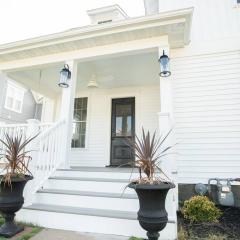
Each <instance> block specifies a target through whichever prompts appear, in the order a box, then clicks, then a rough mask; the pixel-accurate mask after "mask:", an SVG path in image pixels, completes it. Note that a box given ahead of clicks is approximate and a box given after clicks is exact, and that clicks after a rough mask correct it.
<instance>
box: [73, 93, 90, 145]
mask: <svg viewBox="0 0 240 240" xmlns="http://www.w3.org/2000/svg"><path fill="white" fill-rule="evenodd" d="M87 101H88V99H87V98H86V97H85V98H75V102H74V115H73V137H72V148H85V145H86V143H85V142H86V125H87Z"/></svg>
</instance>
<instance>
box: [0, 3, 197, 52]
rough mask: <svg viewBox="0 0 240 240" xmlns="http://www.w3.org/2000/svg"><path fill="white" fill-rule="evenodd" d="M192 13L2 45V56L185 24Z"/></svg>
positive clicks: (161, 15)
mask: <svg viewBox="0 0 240 240" xmlns="http://www.w3.org/2000/svg"><path fill="white" fill-rule="evenodd" d="M192 12H193V8H185V9H181V10H177V11H169V12H164V13H159V14H157V15H151V16H144V17H138V18H132V19H127V20H123V21H117V22H111V23H108V24H100V25H90V26H86V27H82V28H76V29H71V30H68V31H64V32H60V33H56V34H51V35H46V36H42V37H37V38H32V39H27V40H23V41H18V42H13V43H8V44H4V45H0V55H3V54H7V53H13V52H18V51H24V50H29V49H34V48H38V47H44V46H50V45H54V44H59V43H66V42H71V41H75V40H81V39H86V38H94V37H98V36H104V35H106V34H107V35H109V34H114V33H119V32H125V31H131V30H135V29H141V28H147V27H152V26H153V27H154V26H161V25H169V24H174V23H177V22H183V21H186V20H188V19H189V20H190V18H189V16H191V15H192Z"/></svg>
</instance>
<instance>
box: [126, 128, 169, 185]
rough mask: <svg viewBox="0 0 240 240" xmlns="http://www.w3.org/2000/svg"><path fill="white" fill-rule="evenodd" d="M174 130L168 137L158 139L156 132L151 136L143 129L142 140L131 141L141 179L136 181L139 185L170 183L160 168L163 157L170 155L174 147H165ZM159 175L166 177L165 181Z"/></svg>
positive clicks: (135, 163)
mask: <svg viewBox="0 0 240 240" xmlns="http://www.w3.org/2000/svg"><path fill="white" fill-rule="evenodd" d="M171 132H172V129H171V130H170V131H168V132H167V134H166V135H164V136H160V137H159V138H157V136H156V132H154V134H153V136H151V134H150V132H149V131H147V133H145V130H144V129H143V128H142V138H141V139H140V138H139V137H138V136H135V140H133V141H130V142H129V145H130V147H131V148H132V150H133V152H134V154H135V157H136V159H135V161H134V165H135V166H136V167H137V168H138V170H139V179H138V180H134V182H137V183H144V184H157V183H159V182H163V181H166V179H167V180H168V181H169V178H168V177H167V176H166V174H165V173H164V172H163V170H162V169H161V168H160V167H159V162H160V160H161V158H162V157H164V156H166V155H168V154H169V150H170V149H172V147H173V146H167V147H164V146H163V145H164V143H165V141H166V140H167V138H168V137H169V135H170V133H171ZM157 173H161V174H162V175H164V177H165V179H163V178H161V177H159V176H157Z"/></svg>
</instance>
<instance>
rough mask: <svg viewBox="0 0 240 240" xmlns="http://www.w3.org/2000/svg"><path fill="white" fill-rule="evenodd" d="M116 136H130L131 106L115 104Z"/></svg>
mask: <svg viewBox="0 0 240 240" xmlns="http://www.w3.org/2000/svg"><path fill="white" fill-rule="evenodd" d="M115 121H116V132H115V134H116V136H117V137H128V136H132V105H131V104H116V120H115Z"/></svg>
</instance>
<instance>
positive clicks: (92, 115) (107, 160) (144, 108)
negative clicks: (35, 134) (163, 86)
mask: <svg viewBox="0 0 240 240" xmlns="http://www.w3.org/2000/svg"><path fill="white" fill-rule="evenodd" d="M157 60H158V49H157V48H152V49H149V50H148V51H144V52H142V51H138V52H133V53H132V52H131V53H128V54H124V55H123V56H122V55H119V54H116V55H114V56H110V57H107V56H102V57H101V58H97V59H93V60H91V61H84V62H79V63H77V65H76V68H77V73H76V80H75V81H76V84H75V85H76V86H75V89H74V90H73V94H72V96H70V98H69V96H68V95H67V94H66V92H67V91H70V90H71V89H70V88H69V89H61V88H60V87H59V86H58V77H59V71H60V70H61V67H60V65H54V66H52V65H50V66H44V67H42V66H40V67H35V68H33V69H26V70H21V71H16V72H11V73H9V76H10V77H11V78H13V79H14V80H15V81H18V82H20V83H21V84H24V85H25V86H26V87H29V88H31V89H33V90H34V91H38V92H39V93H40V94H44V95H45V96H46V97H48V98H50V99H51V100H52V102H53V106H54V107H53V109H52V111H53V113H54V114H52V113H48V112H47V113H46V114H52V122H58V121H60V120H61V119H64V118H66V117H68V116H66V112H67V111H69V113H71V114H72V116H73V118H71V119H69V121H68V124H69V125H70V124H72V125H73V127H72V129H70V127H69V126H68V129H69V131H72V132H73V133H72V137H71V138H72V140H71V151H69V155H68V164H69V166H71V167H74V166H88V167H105V166H109V165H111V156H112V154H111V145H112V139H113V137H114V136H113V134H115V133H114V131H115V132H116V131H118V133H117V135H118V136H120V137H129V136H130V137H132V136H134V134H135V133H136V134H137V135H140V134H141V128H142V127H144V128H145V129H146V130H149V131H150V132H151V133H153V132H154V131H157V132H158V133H159V116H158V113H159V112H160V84H159V76H158V72H159V65H158V61H157ZM40 75H41V76H40ZM93 78H94V79H93ZM91 81H95V83H96V84H97V87H88V85H89V83H91ZM128 98H133V99H134V104H133V106H132V107H133V108H134V113H131V114H130V113H128V112H122V113H118V115H119V114H120V115H121V114H122V115H123V116H120V115H119V116H116V114H115V119H114V116H113V112H112V101H113V99H115V100H116V99H128ZM165 100H166V99H164V101H165ZM69 101H71V102H72V101H74V102H75V104H69V105H68V106H67V107H69V108H70V109H69V110H66V103H67V102H69ZM125 106H126V104H125ZM119 111H123V110H119ZM125 111H128V110H127V108H126V110H125ZM129 114H130V115H129ZM128 115H129V116H128ZM121 117H122V119H121ZM124 117H126V119H127V118H128V122H126V123H125V125H126V126H124V122H122V121H124ZM49 118H51V117H50V116H46V115H45V116H44V119H49ZM69 118H70V117H69ZM132 118H134V119H132ZM130 119H131V120H130ZM113 121H118V123H117V124H118V125H117V126H115V129H113V126H112V125H113ZM129 121H130V122H129ZM127 125H129V126H127ZM130 125H131V126H130ZM126 127H127V128H129V129H127V130H126V131H125V132H121V131H124V128H126ZM117 128H118V129H117ZM120 128H121V129H120ZM124 134H125V135H124ZM115 135H116V134H115ZM125 163H127V162H125Z"/></svg>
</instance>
